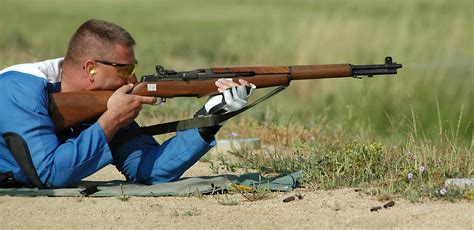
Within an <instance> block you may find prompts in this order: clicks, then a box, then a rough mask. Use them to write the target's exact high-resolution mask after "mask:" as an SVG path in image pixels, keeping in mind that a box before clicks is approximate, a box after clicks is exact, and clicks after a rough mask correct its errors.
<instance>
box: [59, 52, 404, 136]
mask: <svg viewBox="0 0 474 230" xmlns="http://www.w3.org/2000/svg"><path fill="white" fill-rule="evenodd" d="M401 67H402V65H401V64H397V63H392V59H391V57H386V58H385V64H375V65H351V64H330V65H298V66H261V67H215V68H210V69H197V70H192V71H184V72H176V71H174V70H166V69H164V68H163V67H162V66H156V73H155V74H153V75H145V76H143V77H142V81H141V82H139V83H136V84H135V86H134V88H133V89H132V91H131V92H130V94H133V95H141V96H153V97H160V98H173V97H203V96H208V95H213V94H217V88H216V86H215V81H216V80H217V79H219V78H232V80H233V81H235V82H238V79H243V80H247V81H248V82H250V83H252V84H254V85H256V86H257V88H266V87H274V86H281V85H289V84H290V82H291V81H292V80H306V79H322V78H340V77H356V78H358V76H364V75H367V76H370V77H371V76H372V75H387V74H397V69H399V68H401ZM112 93H113V91H80V92H68V93H53V94H51V95H50V96H51V107H50V115H51V118H52V119H53V122H54V124H55V127H56V131H57V132H60V131H63V130H65V129H67V128H70V127H73V126H75V125H77V124H80V123H81V122H84V121H87V120H92V119H96V118H98V117H99V116H100V115H101V114H102V113H104V112H105V111H106V110H107V101H108V99H109V97H110V96H111V95H112Z"/></svg>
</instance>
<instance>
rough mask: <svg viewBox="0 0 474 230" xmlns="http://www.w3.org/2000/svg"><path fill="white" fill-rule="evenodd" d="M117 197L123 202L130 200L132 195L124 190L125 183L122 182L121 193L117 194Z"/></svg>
mask: <svg viewBox="0 0 474 230" xmlns="http://www.w3.org/2000/svg"><path fill="white" fill-rule="evenodd" d="M115 198H117V199H119V200H120V201H122V202H126V201H129V200H130V196H129V195H126V194H125V192H124V191H123V185H122V184H120V195H118V196H116V197H115Z"/></svg>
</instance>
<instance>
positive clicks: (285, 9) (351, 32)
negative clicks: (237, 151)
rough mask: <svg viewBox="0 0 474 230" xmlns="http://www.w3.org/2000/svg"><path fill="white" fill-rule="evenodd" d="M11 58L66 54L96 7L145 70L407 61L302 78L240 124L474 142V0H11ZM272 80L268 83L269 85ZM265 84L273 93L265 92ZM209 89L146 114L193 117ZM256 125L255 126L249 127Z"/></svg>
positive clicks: (0, 24) (5, 34) (7, 50)
mask: <svg viewBox="0 0 474 230" xmlns="http://www.w3.org/2000/svg"><path fill="white" fill-rule="evenodd" d="M1 3H2V4H1V6H0V68H4V67H7V66H9V65H12V64H16V63H24V62H33V61H38V60H44V59H50V58H55V57H59V56H63V55H64V53H65V50H66V46H67V43H68V40H69V38H70V36H71V34H72V33H73V32H74V31H75V29H76V28H77V27H78V26H79V25H80V24H81V23H82V22H84V21H85V20H87V19H90V18H97V19H104V20H110V21H112V22H114V23H116V24H119V25H121V26H123V27H124V28H126V29H127V30H128V31H130V32H131V34H132V35H133V36H134V37H135V39H136V41H137V47H136V56H137V58H138V60H139V62H140V67H139V71H138V74H139V75H140V74H141V75H145V74H150V73H153V71H154V65H155V64H161V65H164V66H165V67H167V68H172V69H176V70H191V69H196V68H208V67H211V66H257V65H300V64H328V63H351V64H369V63H382V62H383V59H384V57H385V56H387V55H391V56H392V57H393V59H394V61H396V62H398V63H402V64H403V65H404V67H403V69H401V70H400V71H399V74H398V76H396V77H392V76H386V77H376V78H372V79H363V80H355V79H349V78H346V79H332V80H318V81H301V82H293V83H292V85H291V87H290V88H289V89H288V90H286V91H285V92H283V93H281V94H280V95H278V96H276V97H274V98H272V99H271V100H269V101H268V102H265V103H264V104H263V105H259V106H258V107H257V108H255V109H252V110H251V111H249V112H246V113H245V114H243V115H240V116H239V117H238V118H236V119H234V120H232V121H231V122H233V123H239V122H241V123H242V122H246V121H248V120H249V119H251V120H252V121H257V122H272V123H275V124H276V125H286V124H287V123H289V122H291V123H299V124H302V125H304V126H306V127H308V128H311V126H312V124H314V123H315V122H318V121H320V120H321V117H324V119H325V120H327V121H331V122H337V123H339V124H342V125H343V127H344V128H345V129H346V130H347V132H349V133H351V132H352V133H354V134H359V133H361V132H363V133H366V134H369V136H371V137H373V138H382V139H386V140H393V139H400V138H404V137H405V136H406V135H407V134H408V133H410V134H411V135H414V136H415V137H418V138H424V139H432V140H433V141H434V142H436V141H437V140H436V139H437V138H436V137H439V136H441V135H449V136H450V137H451V138H450V139H451V140H454V141H457V142H460V143H463V144H466V145H472V141H473V139H472V138H473V137H472V136H473V132H474V128H473V127H474V125H473V124H472V122H473V117H474V103H473V102H472V99H474V91H473V86H474V82H473V77H474V76H473V75H474V67H473V57H474V39H473V28H474V27H473V21H474V20H473V11H472V9H473V8H474V7H473V2H472V1H470V0H455V1H450V0H399V1H385V0H359V1H349V0H320V1H310V0H294V1H283V0H259V1H256V0H254V1H250V0H236V1H223V0H221V1H218V0H203V1H184V0H175V1H163V0H159V1H146V0H134V1H123V0H116V1H112V0H106V1H90V0H85V1H84V0H81V1H75V0H72V1H55V0H42V1H24V0H2V1H1ZM261 91H265V90H261ZM259 94H262V92H260V93H259ZM201 104H202V99H200V100H196V99H173V100H169V101H168V103H167V104H166V105H165V106H163V107H153V108H147V109H146V111H145V112H144V113H143V115H142V116H141V118H140V120H141V121H142V122H144V123H147V122H148V123H150V122H151V121H153V122H155V121H168V120H174V119H178V118H185V117H189V116H191V115H192V114H193V113H194V111H196V110H197V109H198V108H199V107H200V106H201ZM243 128H244V129H245V127H243Z"/></svg>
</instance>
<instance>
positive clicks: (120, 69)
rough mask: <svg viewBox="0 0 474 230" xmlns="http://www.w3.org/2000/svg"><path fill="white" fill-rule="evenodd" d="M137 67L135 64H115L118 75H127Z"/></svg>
mask: <svg viewBox="0 0 474 230" xmlns="http://www.w3.org/2000/svg"><path fill="white" fill-rule="evenodd" d="M136 68H137V64H133V65H126V66H115V69H116V70H117V75H119V76H120V77H129V76H130V75H132V74H133V73H135V69H136Z"/></svg>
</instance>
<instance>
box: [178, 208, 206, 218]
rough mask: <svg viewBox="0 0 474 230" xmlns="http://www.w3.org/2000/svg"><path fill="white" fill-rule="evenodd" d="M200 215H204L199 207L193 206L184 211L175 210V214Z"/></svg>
mask: <svg viewBox="0 0 474 230" xmlns="http://www.w3.org/2000/svg"><path fill="white" fill-rule="evenodd" d="M200 215H202V211H201V210H199V209H197V208H192V209H189V210H186V211H184V212H182V213H179V212H178V211H177V210H175V211H174V213H173V216H200Z"/></svg>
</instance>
